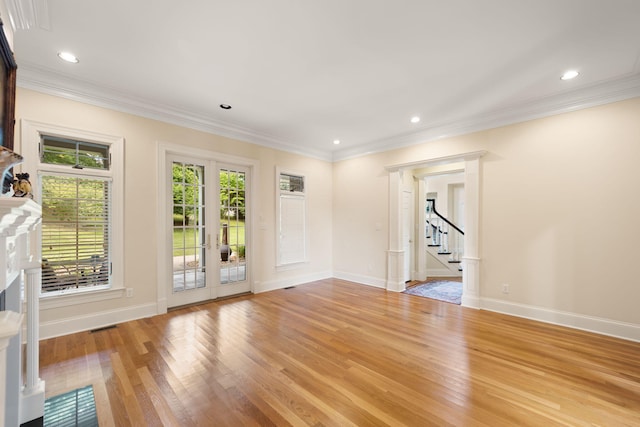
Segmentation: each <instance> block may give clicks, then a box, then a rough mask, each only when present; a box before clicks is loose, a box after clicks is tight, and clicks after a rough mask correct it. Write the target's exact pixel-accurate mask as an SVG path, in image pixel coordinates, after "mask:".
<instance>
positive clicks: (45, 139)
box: [40, 135, 110, 170]
mask: <svg viewBox="0 0 640 427" xmlns="http://www.w3.org/2000/svg"><path fill="white" fill-rule="evenodd" d="M40 161H41V162H42V163H48V164H52V165H70V166H73V167H74V168H76V169H84V168H90V169H106V170H109V166H110V164H109V163H110V156H109V146H108V145H103V144H96V143H92V142H86V141H75V140H73V139H66V138H59V137H55V136H46V135H43V136H42V144H41V150H40Z"/></svg>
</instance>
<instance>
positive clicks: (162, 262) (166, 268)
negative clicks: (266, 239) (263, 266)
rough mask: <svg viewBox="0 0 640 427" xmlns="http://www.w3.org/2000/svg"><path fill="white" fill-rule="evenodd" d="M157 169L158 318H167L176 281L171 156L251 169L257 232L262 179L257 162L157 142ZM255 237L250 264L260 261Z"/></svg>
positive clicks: (250, 209) (250, 246)
mask: <svg viewBox="0 0 640 427" xmlns="http://www.w3.org/2000/svg"><path fill="white" fill-rule="evenodd" d="M156 154H157V161H156V163H157V165H158V170H157V173H158V176H157V192H156V194H157V205H156V212H158V222H157V224H156V229H157V239H158V241H157V245H156V248H157V253H156V266H157V282H156V283H157V288H156V289H157V301H156V304H157V312H158V314H163V313H166V312H167V309H168V296H167V290H168V288H169V287H168V285H167V284H168V283H169V282H168V281H169V280H171V278H172V272H171V270H172V268H171V265H169V263H167V262H166V260H167V259H168V257H169V256H170V254H171V251H172V244H171V243H172V235H171V228H172V227H171V226H170V225H171V224H172V217H171V216H170V215H169V214H168V211H169V210H168V209H166V207H167V206H168V204H169V203H171V202H172V200H171V199H170V197H171V196H170V192H169V191H167V185H166V182H167V179H168V176H167V173H168V172H167V171H168V163H169V160H168V156H169V155H170V154H173V155H179V156H186V157H197V158H199V159H202V160H204V161H211V162H214V166H215V167H216V168H217V166H218V165H219V164H220V163H225V164H233V165H237V166H242V167H245V168H248V169H249V173H250V179H251V187H252V188H253V191H251V192H250V194H249V200H250V203H248V205H249V206H248V207H247V216H248V217H249V224H250V229H251V230H257V225H258V224H257V219H256V217H257V215H255V212H259V208H258V200H259V198H258V193H259V192H258V191H256V189H255V183H256V182H257V181H258V180H257V179H256V177H258V176H259V166H260V162H259V161H258V160H255V159H249V158H246V157H240V156H234V155H230V154H225V153H220V152H217V151H211V150H203V149H200V148H194V147H189V146H184V145H179V144H174V143H169V142H164V141H158V142H157V152H156ZM254 236H255V233H250V234H249V237H248V239H247V254H246V256H247V258H248V259H250V260H253V259H257V257H256V242H255V237H254ZM254 264H255V263H249V266H248V268H247V277H248V279H249V286H250V290H251V292H253V291H254V280H255V279H254V277H255V275H254V274H253V269H254Z"/></svg>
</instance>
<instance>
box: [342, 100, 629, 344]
mask: <svg viewBox="0 0 640 427" xmlns="http://www.w3.org/2000/svg"><path fill="white" fill-rule="evenodd" d="M638 117H640V98H636V99H631V100H627V101H623V102H618V103H614V104H609V105H605V106H600V107H595V108H590V109H585V110H581V111H577V112H572V113H566V114H562V115H558V116H555V117H550V118H545V119H539V120H534V121H529V122H525V123H521V124H516V125H512V126H507V127H502V128H498V129H493V130H488V131H484V132H478V133H474V134H470V135H466V136H461V137H456V138H450V139H445V140H440V141H435V142H430V143H425V144H421V145H417V146H413V147H408V148H403V149H398V150H393V151H389V152H386V153H378V154H372V155H369V156H365V157H361V158H357V159H353V160H345V161H341V162H338V163H335V164H334V168H333V180H334V182H336V183H340V182H348V183H350V185H348V186H344V187H342V188H341V189H340V190H336V191H335V192H334V197H333V201H334V242H335V249H334V270H335V271H336V272H337V273H339V274H340V275H343V276H345V277H363V278H366V279H367V280H368V282H369V283H371V284H375V283H378V282H380V281H382V280H383V279H384V277H385V271H386V270H385V268H386V266H385V264H386V258H385V250H386V248H387V247H388V239H387V236H388V226H389V225H388V218H389V211H388V204H387V201H388V194H389V188H388V179H387V173H386V172H385V166H389V165H398V164H404V163H411V162H416V161H419V160H422V159H424V160H429V159H434V158H439V157H445V156H452V155H457V154H462V153H465V152H474V151H481V150H486V151H487V154H486V155H485V156H484V157H483V158H482V159H481V170H480V182H481V193H480V207H481V208H480V209H481V210H480V212H479V215H480V236H479V239H480V257H481V261H480V298H481V300H482V306H483V307H486V308H489V309H494V310H500V311H505V312H511V313H514V314H519V315H524V316H529V317H534V318H540V319H542V320H548V321H554V322H559V323H564V324H570V325H574V326H577V327H582V328H586V329H597V330H600V331H601V332H605V333H610V334H613V335H624V336H627V337H629V338H633V339H638V340H640V309H638V305H637V304H638V301H640V286H638V282H639V279H638V277H637V273H636V272H635V270H633V266H634V265H635V263H634V260H635V255H636V254H637V246H638V241H640V220H639V218H640V197H638V194H639V191H638V187H637V186H638V183H640V168H638V165H637V163H638V160H640V120H638ZM603 219H605V220H604V221H603ZM603 222H604V225H605V227H602V228H600V229H598V228H596V225H597V224H598V223H601V224H602V223H603ZM375 223H382V224H383V227H382V230H381V231H375V228H374V227H373V224H375ZM597 230H599V231H597ZM503 284H509V285H510V293H509V294H503V293H502V285H503Z"/></svg>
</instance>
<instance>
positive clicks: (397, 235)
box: [387, 170, 405, 292]
mask: <svg viewBox="0 0 640 427" xmlns="http://www.w3.org/2000/svg"><path fill="white" fill-rule="evenodd" d="M404 257H405V253H404V250H403V247H402V171H401V170H392V171H389V250H388V251H387V290H389V291H395V292H402V291H404V289H405V284H404Z"/></svg>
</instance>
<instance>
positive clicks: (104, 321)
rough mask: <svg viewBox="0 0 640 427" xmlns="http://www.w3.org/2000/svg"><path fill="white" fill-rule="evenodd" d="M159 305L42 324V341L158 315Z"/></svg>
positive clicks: (134, 307)
mask: <svg viewBox="0 0 640 427" xmlns="http://www.w3.org/2000/svg"><path fill="white" fill-rule="evenodd" d="M157 310H158V304H157V303H155V302H154V303H151V304H144V305H137V306H132V307H125V308H122V309H118V310H109V311H102V312H100V313H93V314H85V315H82V316H74V317H68V318H66V319H60V320H54V321H49V322H40V339H47V338H54V337H59V336H62V335H68V334H73V333H75V332H82V331H90V330H92V329H97V328H104V327H105V326H110V325H115V324H118V323H122V322H127V321H129V320H136V319H142V318H145V317H151V316H155V315H156V314H158V312H157Z"/></svg>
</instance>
